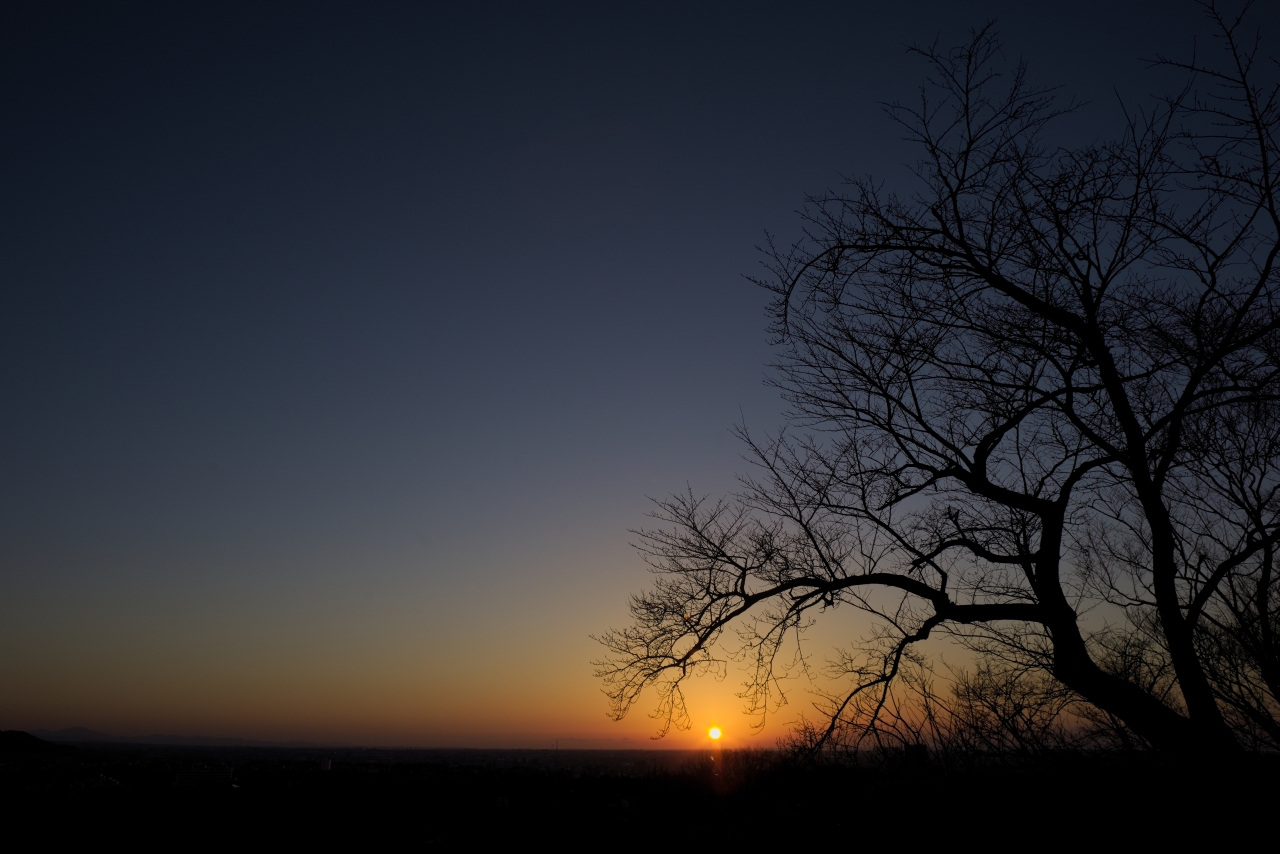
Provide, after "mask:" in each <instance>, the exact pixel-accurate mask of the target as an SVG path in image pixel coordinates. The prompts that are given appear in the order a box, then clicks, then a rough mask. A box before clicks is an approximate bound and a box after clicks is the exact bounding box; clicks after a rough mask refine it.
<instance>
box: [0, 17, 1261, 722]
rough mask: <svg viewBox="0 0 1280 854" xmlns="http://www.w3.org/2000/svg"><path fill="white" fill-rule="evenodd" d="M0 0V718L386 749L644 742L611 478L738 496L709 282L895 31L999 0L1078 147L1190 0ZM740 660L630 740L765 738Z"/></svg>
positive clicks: (878, 117)
mask: <svg viewBox="0 0 1280 854" xmlns="http://www.w3.org/2000/svg"><path fill="white" fill-rule="evenodd" d="M20 5H22V4H8V5H7V6H6V9H5V11H4V12H0V16H3V17H0V63H2V64H3V88H2V92H0V100H2V108H3V126H4V133H3V134H2V135H0V218H2V219H0V276H2V279H0V281H2V284H3V287H2V288H0V353H2V354H3V356H2V357H0V383H2V390H3V396H4V409H3V412H4V417H3V419H0V729H14V728H16V729H57V728H61V727H68V726H85V727H90V728H93V729H99V730H105V731H108V732H111V733H115V734H119V735H140V734H147V733H156V732H164V733H178V734H202V735H210V736H236V737H245V738H261V739H310V740H322V741H342V742H348V743H360V744H387V745H390V744H397V745H423V746H443V745H472V746H549V745H550V744H551V743H552V742H553V741H554V739H557V738H559V739H579V740H580V741H576V742H569V741H564V742H562V743H563V744H575V745H581V746H586V745H592V746H603V745H606V744H626V743H630V744H633V745H634V746H650V744H651V743H650V742H648V741H647V740H646V739H647V736H649V735H650V734H651V733H652V731H653V729H654V725H653V722H652V721H650V720H649V719H648V718H646V717H645V715H644V714H643V710H642V711H641V712H639V713H636V714H634V715H633V716H632V717H631V718H629V719H628V720H627V721H625V722H624V723H622V724H614V723H611V722H610V721H608V720H607V719H606V717H605V709H606V704H605V700H604V698H603V696H602V695H601V694H600V686H599V684H598V683H597V681H596V680H594V679H593V678H592V676H591V671H592V667H591V664H590V662H591V660H592V659H593V658H595V657H596V656H597V655H598V648H597V647H596V645H595V644H594V643H593V642H592V641H591V640H590V638H589V637H588V635H589V634H591V633H598V632H600V631H602V630H604V629H606V628H608V627H610V626H613V625H620V624H622V623H624V622H625V621H626V600H627V595H628V593H630V592H633V591H638V590H640V589H642V588H643V587H644V586H645V585H646V584H647V581H648V576H647V574H646V572H645V570H644V567H643V564H642V563H641V562H640V560H639V559H638V558H637V557H636V555H635V554H634V552H633V551H632V550H631V549H630V547H629V546H628V542H629V541H630V540H631V539H632V536H631V535H630V534H629V533H628V529H629V528H634V527H637V526H639V525H642V524H643V523H644V514H645V513H646V512H647V509H648V507H649V503H648V500H647V498H646V496H655V497H656V496H662V495H664V494H667V493H669V492H672V491H678V490H682V489H684V488H685V487H686V485H689V486H691V487H692V488H693V489H694V491H695V492H698V493H700V494H703V493H705V494H712V495H717V494H720V493H723V492H725V491H727V490H729V489H731V488H732V485H733V477H734V475H735V473H737V472H739V471H742V470H743V469H744V463H743V462H742V461H741V459H740V458H739V456H738V454H739V448H738V447H737V445H736V443H735V441H734V440H733V438H732V437H731V436H730V434H729V432H728V431H729V428H730V427H732V426H733V425H734V424H736V423H739V422H742V421H744V420H745V422H746V424H747V425H749V426H750V427H751V428H753V429H755V430H767V429H771V428H773V427H775V426H776V425H777V424H778V423H779V413H780V411H781V409H782V406H781V403H780V401H779V399H778V397H777V395H776V393H775V392H773V391H771V390H770V389H769V388H768V387H766V386H765V385H764V380H765V378H766V377H767V375H768V371H767V367H766V364H767V362H768V360H769V358H770V352H769V347H768V341H767V336H766V334H765V331H764V329H765V324H766V318H765V315H764V306H765V304H766V299H765V296H764V295H763V294H762V293H761V292H760V291H759V290H758V289H756V288H755V287H754V286H752V285H751V284H750V283H748V282H746V281H745V279H744V278H743V275H744V274H754V273H756V272H757V271H758V268H759V254H758V252H757V251H756V250H755V248H754V247H755V246H756V245H757V244H759V243H760V242H761V241H762V239H763V237H764V232H765V230H766V229H768V230H770V231H771V232H773V233H775V234H778V235H779V236H780V237H781V238H782V239H790V238H794V237H795V236H796V235H797V234H798V230H797V227H798V220H797V218H796V216H795V214H794V211H795V209H796V208H797V207H799V205H800V203H801V202H802V200H803V197H804V195H805V194H806V193H816V192H822V191H824V190H826V189H827V188H830V187H834V186H836V185H838V183H839V181H840V180H841V175H846V174H865V173H876V174H879V175H883V176H886V177H888V178H889V179H890V180H891V181H897V182H902V180H903V176H904V169H903V167H902V164H903V163H905V162H907V161H910V160H911V159H913V158H914V157H915V154H914V152H912V151H911V150H910V149H907V148H903V146H902V144H901V143H900V141H899V137H900V133H899V132H898V131H896V130H895V129H894V128H893V127H892V126H891V125H890V124H889V123H888V122H887V121H886V120H885V119H884V117H883V115H882V114H881V112H880V107H879V103H880V102H882V101H886V100H891V99H894V98H907V97H910V96H911V94H912V92H913V91H914V90H915V88H916V86H917V85H918V84H919V83H920V81H921V79H922V76H923V74H924V69H923V67H922V65H921V63H920V62H919V60H918V59H915V58H912V57H910V56H908V55H907V54H906V52H905V49H904V47H905V45H907V44H910V43H928V42H931V41H932V40H933V39H934V38H935V37H940V38H941V41H942V42H943V43H955V42H958V41H961V40H963V39H964V37H965V34H966V32H967V30H968V29H969V28H970V27H973V26H979V25H981V24H982V23H984V22H985V21H987V20H989V19H991V18H996V19H998V26H999V29H1000V31H1001V33H1002V35H1003V38H1004V42H1005V45H1006V51H1007V53H1008V54H1009V55H1010V56H1011V57H1017V56H1019V55H1022V56H1025V57H1027V58H1028V59H1029V60H1030V62H1031V72H1032V77H1033V78H1034V79H1035V80H1037V81H1039V82H1042V83H1050V84H1063V85H1064V86H1065V87H1066V91H1067V92H1069V93H1074V94H1076V95H1078V96H1079V97H1080V98H1082V99H1084V100H1086V101H1088V102H1089V104H1088V105H1087V106H1086V107H1085V108H1084V109H1083V110H1082V111H1081V112H1080V113H1079V114H1078V115H1077V116H1075V117H1073V118H1072V119H1070V120H1069V121H1068V122H1067V123H1066V124H1065V125H1064V128H1063V132H1064V135H1065V136H1064V138H1066V137H1070V138H1072V139H1074V140H1075V141H1079V140H1081V139H1092V138H1095V137H1098V138H1100V137H1105V136H1108V135H1109V134H1110V133H1111V130H1112V128H1114V127H1115V124H1114V123H1115V120H1116V118H1117V116H1118V114H1119V108H1118V106H1117V101H1116V92H1117V91H1118V92H1119V93H1120V94H1121V95H1123V96H1124V97H1125V98H1127V99H1134V100H1137V99H1141V98H1142V97H1143V96H1144V95H1145V94H1147V93H1148V92H1152V91H1161V90H1162V89H1164V88H1165V86H1166V84H1167V79H1166V78H1162V77H1160V76H1159V75H1158V74H1153V73H1152V72H1150V71H1149V70H1148V69H1147V67H1146V63H1144V62H1143V61H1142V60H1143V58H1149V57H1152V56H1154V55H1155V54H1157V53H1162V52H1163V53H1166V54H1176V55H1186V54H1188V53H1189V51H1190V49H1191V47H1192V40H1193V38H1195V36H1196V35H1197V34H1201V33H1204V32H1205V31H1206V30H1207V27H1206V25H1205V23H1204V20H1203V18H1202V16H1201V15H1200V13H1199V11H1198V10H1197V9H1196V8H1195V7H1194V6H1193V5H1192V4H1191V3H1170V2H1152V3H1115V2H1105V3H1104V2H1098V3H1069V4H1033V3H1026V2H1009V3H999V2H973V3H962V2H930V3H911V2H902V3H883V2H875V3H856V2H850V3H841V4H830V5H821V4H815V5H798V4H792V3H787V4H781V3H778V4H771V5H761V6H749V5H747V4H742V3H739V4H725V5H717V6H709V5H707V6H702V7H701V8H700V9H699V10H696V11H691V10H690V9H689V8H687V7H686V5H684V4H677V5H669V6H660V5H656V4H634V5H631V6H627V7H622V6H621V5H619V4H599V5H598V6H596V7H590V6H583V7H580V8H574V7H569V6H551V5H547V6H536V7H535V6H534V5H533V4H513V5H510V6H500V5H472V4H449V5H445V4H435V5H425V4H403V5H401V4H390V3H384V4H347V5H325V4H319V3H305V4H296V5H294V4H262V3H254V4H250V5H247V6H242V7H236V6H233V5H231V4H227V3H218V4H214V5H209V6H203V7H202V6H198V5H196V4H189V3H182V4H173V3H169V4H157V5H149V6H138V5H124V4H121V5H114V4H113V5H105V4H95V5H86V6H74V5H66V4H53V3H48V4H46V3H41V4H34V3H33V4H25V5H27V6H29V7H30V8H27V9H22V8H18V7H19V6H20ZM1255 22H1256V23H1258V24H1260V25H1262V26H1263V28H1264V32H1265V34H1267V35H1268V36H1271V37H1273V41H1272V43H1273V44H1274V37H1275V36H1278V35H1280V28H1278V27H1277V26H1276V24H1277V15H1276V6H1275V5H1271V4H1263V7H1261V8H1260V9H1259V10H1258V13H1257V14H1256V15H1255ZM904 186H905V185H904ZM824 637H825V636H824ZM831 639H832V642H834V640H835V636H834V635H832V636H831ZM736 682H737V679H736V678H734V677H731V678H730V679H729V680H727V681H726V682H725V683H721V684H704V685H698V686H696V688H695V690H694V692H693V704H692V712H693V715H694V721H695V724H696V726H695V729H694V731H693V732H692V733H691V734H689V735H687V736H682V735H675V736H672V738H671V739H670V740H669V741H668V742H667V745H668V746H685V745H688V744H693V743H695V742H696V741H697V740H698V739H700V738H702V737H704V733H705V727H706V726H707V725H709V724H711V723H720V724H721V725H722V726H724V727H725V730H726V736H727V737H728V738H729V739H730V740H731V741H732V740H740V741H739V742H738V743H748V742H750V743H767V744H771V743H772V741H773V738H774V737H775V736H776V735H777V734H778V732H780V731H781V730H780V729H779V727H778V726H771V727H769V728H768V729H767V730H766V732H765V733H763V734H762V735H760V736H759V737H757V738H756V739H755V740H754V741H752V737H751V735H750V733H749V732H748V730H747V724H748V721H747V720H746V719H745V718H743V717H742V715H741V714H740V711H739V708H740V705H739V701H737V700H736V699H735V698H734V697H733V691H734V690H735V688H736ZM807 705H808V701H807V700H806V699H805V696H804V693H803V691H802V690H801V691H799V692H798V693H797V694H796V695H795V696H794V698H793V704H792V706H791V707H789V708H788V709H787V710H785V711H784V715H783V716H782V717H781V718H780V719H779V721H778V723H779V724H781V723H783V722H785V721H786V720H788V719H790V718H793V717H794V716H795V714H798V713H800V712H802V711H804V710H805V708H806V707H807ZM622 739H630V740H631V741H630V742H624V741H621V740H622Z"/></svg>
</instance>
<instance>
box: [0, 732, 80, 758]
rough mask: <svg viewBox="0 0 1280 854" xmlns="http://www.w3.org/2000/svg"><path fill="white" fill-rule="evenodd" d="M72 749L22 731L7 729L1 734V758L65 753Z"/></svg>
mask: <svg viewBox="0 0 1280 854" xmlns="http://www.w3.org/2000/svg"><path fill="white" fill-rule="evenodd" d="M70 749H71V748H70V747H68V746H67V745H65V744H54V743H52V742H50V741H46V740H44V739H41V738H37V737H36V736H34V735H32V734H31V733H29V732H23V731H22V730H17V729H7V730H4V731H3V732H0V756H14V755H30V754H35V753H65V752H66V751H68V750H70Z"/></svg>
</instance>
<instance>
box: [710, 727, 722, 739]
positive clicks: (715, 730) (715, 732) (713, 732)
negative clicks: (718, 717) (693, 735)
mask: <svg viewBox="0 0 1280 854" xmlns="http://www.w3.org/2000/svg"><path fill="white" fill-rule="evenodd" d="M707 735H709V736H711V740H712V741H718V740H719V738H720V727H718V726H713V727H712V728H711V729H709V730H707Z"/></svg>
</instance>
